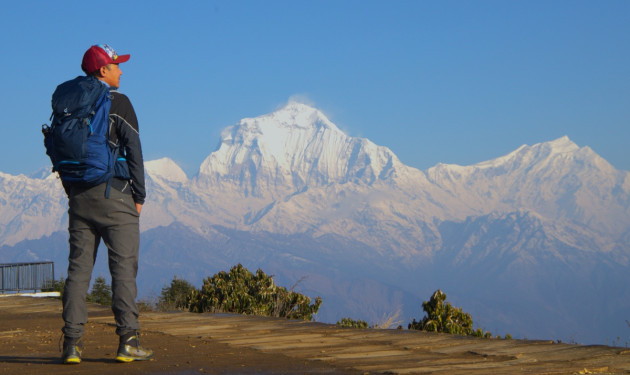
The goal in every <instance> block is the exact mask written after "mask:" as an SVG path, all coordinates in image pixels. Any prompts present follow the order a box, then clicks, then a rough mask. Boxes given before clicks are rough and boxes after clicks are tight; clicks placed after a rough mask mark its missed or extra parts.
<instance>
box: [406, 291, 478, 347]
mask: <svg viewBox="0 0 630 375" xmlns="http://www.w3.org/2000/svg"><path fill="white" fill-rule="evenodd" d="M445 301H446V294H444V292H442V291H441V290H439V289H438V290H437V291H435V292H434V293H433V295H432V296H431V299H430V300H429V301H424V302H423V303H422V309H423V310H424V312H425V313H426V316H425V317H424V318H423V319H422V320H421V321H419V322H416V320H415V319H414V320H413V321H412V322H411V323H410V324H409V327H408V328H409V329H417V330H421V331H429V332H444V333H451V334H458V335H475V336H476V335H477V332H473V321H472V317H471V316H470V314H468V313H465V312H463V311H462V309H461V308H456V307H453V306H451V304H450V303H449V302H445Z"/></svg>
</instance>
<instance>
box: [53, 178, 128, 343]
mask: <svg viewBox="0 0 630 375" xmlns="http://www.w3.org/2000/svg"><path fill="white" fill-rule="evenodd" d="M105 186H106V184H101V185H98V186H95V187H92V188H89V189H77V188H73V189H72V191H71V193H70V197H69V202H68V203H69V209H68V219H69V220H68V221H69V223H68V231H69V233H70V241H69V242H70V256H69V257H68V278H67V279H66V286H65V289H64V293H63V314H62V316H63V320H64V322H65V326H64V327H63V329H62V331H63V333H64V334H65V335H66V336H67V337H75V338H78V337H81V336H83V334H84V333H85V323H87V318H88V316H87V307H86V303H85V298H86V295H87V291H88V287H89V284H90V279H91V278H92V268H94V262H95V261H96V253H97V250H98V246H99V243H100V240H101V239H102V240H103V242H104V243H105V245H106V246H107V255H108V260H109V272H110V274H111V277H112V311H113V312H114V318H115V320H116V333H117V334H118V335H120V336H122V335H124V334H126V333H128V332H130V331H136V330H138V329H139V328H140V326H139V324H138V308H137V306H136V296H137V289H136V275H137V274H138V248H139V244H140V227H139V216H140V215H139V214H138V211H137V210H136V207H135V203H134V201H133V198H132V197H131V195H129V194H124V193H121V192H120V191H118V190H116V189H114V188H112V189H111V190H110V193H109V198H105Z"/></svg>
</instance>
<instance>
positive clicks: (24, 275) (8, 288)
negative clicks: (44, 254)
mask: <svg viewBox="0 0 630 375" xmlns="http://www.w3.org/2000/svg"><path fill="white" fill-rule="evenodd" d="M54 281H55V264H54V263H53V262H37V263H7V264H0V293H4V292H20V291H24V290H32V291H37V290H44V289H49V288H52V287H53V282H54Z"/></svg>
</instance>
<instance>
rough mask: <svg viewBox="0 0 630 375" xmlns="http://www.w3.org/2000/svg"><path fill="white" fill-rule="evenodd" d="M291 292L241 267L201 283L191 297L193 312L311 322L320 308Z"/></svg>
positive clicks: (263, 276) (223, 272)
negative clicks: (223, 313)
mask: <svg viewBox="0 0 630 375" xmlns="http://www.w3.org/2000/svg"><path fill="white" fill-rule="evenodd" d="M321 303H322V300H321V298H319V297H317V298H316V299H315V302H314V303H313V304H311V299H310V298H309V297H307V296H305V295H303V294H300V293H295V292H294V291H293V290H287V289H286V288H283V287H279V286H276V285H275V284H274V281H273V278H272V277H271V276H267V275H266V274H265V273H264V272H263V271H262V270H260V269H258V270H257V271H256V274H253V273H252V272H250V271H249V270H247V269H246V268H245V267H243V266H242V265H241V264H238V265H236V266H234V267H232V268H231V269H230V271H229V272H225V271H221V272H219V273H217V274H215V275H214V276H212V277H208V278H206V279H204V281H203V285H202V286H201V289H199V290H195V291H193V292H192V293H191V294H190V298H189V300H188V304H189V310H190V311H192V312H233V313H240V314H252V315H264V316H275V317H284V318H288V319H302V320H312V319H313V314H316V313H317V311H318V310H319V306H320V305H321Z"/></svg>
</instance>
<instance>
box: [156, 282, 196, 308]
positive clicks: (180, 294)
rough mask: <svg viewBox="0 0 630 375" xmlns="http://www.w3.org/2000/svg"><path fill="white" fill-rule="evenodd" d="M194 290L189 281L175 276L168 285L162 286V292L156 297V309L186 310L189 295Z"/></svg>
mask: <svg viewBox="0 0 630 375" xmlns="http://www.w3.org/2000/svg"><path fill="white" fill-rule="evenodd" d="M195 290H196V289H195V287H194V286H193V285H192V284H191V283H189V282H188V281H186V280H183V279H178V278H177V276H175V277H174V278H173V280H172V281H171V285H170V286H167V287H164V288H162V294H161V295H160V298H159V299H158V309H159V310H162V311H168V310H188V307H189V300H190V297H191V295H192V293H194V292H195Z"/></svg>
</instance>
